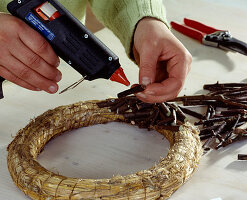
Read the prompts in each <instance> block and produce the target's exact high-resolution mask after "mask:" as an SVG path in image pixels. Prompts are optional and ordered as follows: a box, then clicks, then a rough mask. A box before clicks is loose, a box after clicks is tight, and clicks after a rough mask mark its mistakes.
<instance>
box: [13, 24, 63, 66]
mask: <svg viewBox="0 0 247 200" xmlns="http://www.w3.org/2000/svg"><path fill="white" fill-rule="evenodd" d="M18 35H19V38H20V40H21V41H22V42H23V43H24V44H25V45H26V46H27V47H28V48H30V49H31V50H32V51H33V52H35V53H36V54H37V55H39V56H40V57H42V58H43V59H44V60H45V61H46V62H47V63H49V64H50V65H52V66H55V67H58V65H59V59H58V56H57V55H56V54H55V52H54V50H53V49H52V47H51V45H50V44H49V43H48V42H47V41H46V40H45V39H44V38H43V37H42V36H41V35H40V34H39V33H38V32H37V31H35V30H33V29H32V28H30V27H29V26H23V28H22V29H21V30H20V31H19V33H18Z"/></svg>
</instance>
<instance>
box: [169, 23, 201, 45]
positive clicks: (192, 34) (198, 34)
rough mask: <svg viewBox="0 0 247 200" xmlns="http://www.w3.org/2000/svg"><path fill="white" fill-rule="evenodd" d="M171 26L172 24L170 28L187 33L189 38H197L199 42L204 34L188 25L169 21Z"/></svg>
mask: <svg viewBox="0 0 247 200" xmlns="http://www.w3.org/2000/svg"><path fill="white" fill-rule="evenodd" d="M171 26H172V28H174V29H175V30H177V31H179V32H181V33H183V34H184V35H187V36H189V37H191V38H194V39H196V40H199V41H200V42H202V39H203V36H204V35H205V33H202V32H200V31H197V30H195V29H192V28H190V27H186V26H184V25H181V24H178V23H176V22H171Z"/></svg>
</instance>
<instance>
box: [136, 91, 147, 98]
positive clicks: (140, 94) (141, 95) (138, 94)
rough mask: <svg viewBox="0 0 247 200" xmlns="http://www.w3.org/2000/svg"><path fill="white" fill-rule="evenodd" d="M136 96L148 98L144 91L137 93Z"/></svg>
mask: <svg viewBox="0 0 247 200" xmlns="http://www.w3.org/2000/svg"><path fill="white" fill-rule="evenodd" d="M136 96H138V97H141V98H143V99H146V98H147V96H146V95H145V94H144V93H142V92H139V93H137V94H136Z"/></svg>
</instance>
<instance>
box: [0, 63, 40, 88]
mask: <svg viewBox="0 0 247 200" xmlns="http://www.w3.org/2000/svg"><path fill="white" fill-rule="evenodd" d="M0 73H1V76H2V77H3V78H5V79H6V80H8V81H10V82H12V83H15V84H17V85H19V86H21V87H24V88H26V89H28V90H33V91H40V89H39V88H36V87H34V86H33V85H30V84H29V83H27V82H25V81H23V80H21V79H20V78H18V77H17V76H16V75H14V74H13V73H11V72H10V71H8V70H7V69H5V68H4V67H3V66H1V65H0Z"/></svg>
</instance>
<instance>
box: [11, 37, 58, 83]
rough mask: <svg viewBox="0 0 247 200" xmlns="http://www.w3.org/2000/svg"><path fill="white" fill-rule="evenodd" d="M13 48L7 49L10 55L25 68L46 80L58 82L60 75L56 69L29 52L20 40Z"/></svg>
mask: <svg viewBox="0 0 247 200" xmlns="http://www.w3.org/2000/svg"><path fill="white" fill-rule="evenodd" d="M15 44H16V45H15V46H14V48H11V47H10V48H9V51H10V53H11V54H12V55H13V56H14V57H15V58H17V59H18V60H19V61H21V62H22V63H23V64H25V65H26V66H28V67H30V68H31V69H33V70H34V71H36V72H37V73H39V74H41V75H42V76H44V77H45V78H47V79H50V80H53V81H56V82H58V81H60V80H61V77H62V74H61V72H60V71H59V70H57V68H55V67H53V66H51V65H50V64H48V63H47V62H45V61H44V60H43V58H42V57H40V56H39V55H37V54H36V53H34V52H33V51H32V50H30V49H29V48H28V47H27V46H26V45H25V44H24V43H23V42H22V41H21V40H16V41H15Z"/></svg>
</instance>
